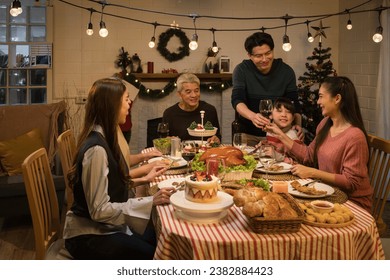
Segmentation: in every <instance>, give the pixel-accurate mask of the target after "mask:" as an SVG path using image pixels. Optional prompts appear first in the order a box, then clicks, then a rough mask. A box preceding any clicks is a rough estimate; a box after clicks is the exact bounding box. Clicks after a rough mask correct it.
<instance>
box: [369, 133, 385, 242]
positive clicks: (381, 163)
mask: <svg viewBox="0 0 390 280" xmlns="http://www.w3.org/2000/svg"><path fill="white" fill-rule="evenodd" d="M368 139H369V147H370V160H369V164H368V174H369V177H370V183H371V186H372V187H373V188H374V194H373V205H372V211H371V212H372V213H371V214H372V216H373V217H374V219H375V221H376V224H377V227H378V232H379V235H380V236H382V235H383V234H385V233H386V230H387V227H388V225H386V223H385V222H384V221H383V219H382V214H383V210H384V208H385V204H386V202H387V199H388V197H389V193H390V174H389V171H390V141H389V140H386V139H383V138H380V137H377V136H374V135H369V136H368Z"/></svg>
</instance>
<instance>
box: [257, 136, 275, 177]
mask: <svg viewBox="0 0 390 280" xmlns="http://www.w3.org/2000/svg"><path fill="white" fill-rule="evenodd" d="M259 160H260V162H261V164H262V165H263V168H264V170H265V177H266V179H268V170H269V169H270V167H271V166H272V165H273V164H274V163H275V149H274V146H272V145H271V144H270V143H268V142H267V141H263V142H261V143H260V148H259Z"/></svg>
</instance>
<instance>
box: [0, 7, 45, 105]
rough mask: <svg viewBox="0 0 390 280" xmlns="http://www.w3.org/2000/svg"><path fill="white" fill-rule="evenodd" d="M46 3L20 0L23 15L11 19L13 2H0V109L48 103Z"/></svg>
mask: <svg viewBox="0 0 390 280" xmlns="http://www.w3.org/2000/svg"><path fill="white" fill-rule="evenodd" d="M45 2H46V1H39V2H38V3H39V4H38V5H37V2H36V1H35V0H30V1H28V0H23V1H21V3H22V8H23V12H22V13H21V14H19V15H18V16H16V17H13V16H11V15H10V13H9V10H10V5H11V3H12V1H10V0H7V1H4V0H0V106H1V105H18V104H39V103H47V87H48V70H49V69H50V68H51V58H52V45H51V44H49V43H48V42H47V30H46V28H47V26H46V5H45Z"/></svg>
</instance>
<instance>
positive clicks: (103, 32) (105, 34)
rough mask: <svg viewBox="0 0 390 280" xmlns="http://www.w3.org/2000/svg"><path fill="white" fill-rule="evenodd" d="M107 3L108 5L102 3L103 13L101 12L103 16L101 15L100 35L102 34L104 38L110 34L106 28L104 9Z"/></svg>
mask: <svg viewBox="0 0 390 280" xmlns="http://www.w3.org/2000/svg"><path fill="white" fill-rule="evenodd" d="M105 5H106V4H105V3H102V13H101V17H100V30H99V35H100V37H103V38H105V37H107V36H108V30H107V28H106V24H105V23H104V21H103V10H104V7H105Z"/></svg>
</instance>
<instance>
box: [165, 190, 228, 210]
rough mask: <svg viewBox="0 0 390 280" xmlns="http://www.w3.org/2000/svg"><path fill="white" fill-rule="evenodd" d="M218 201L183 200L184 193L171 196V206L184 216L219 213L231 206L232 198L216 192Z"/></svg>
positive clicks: (179, 192)
mask: <svg viewBox="0 0 390 280" xmlns="http://www.w3.org/2000/svg"><path fill="white" fill-rule="evenodd" d="M217 196H218V200H217V201H215V202H210V203H198V202H192V201H189V200H187V199H186V198H185V196H184V191H178V192H175V193H174V194H173V195H171V199H170V200H171V204H172V205H173V206H174V207H175V208H177V209H179V210H182V211H183V212H185V213H186V214H197V213H203V214H205V213H219V212H222V211H223V210H226V209H229V208H230V207H231V206H232V205H233V197H232V196H231V195H230V194H227V193H225V192H218V195H217Z"/></svg>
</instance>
